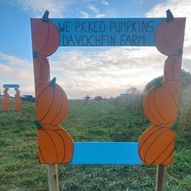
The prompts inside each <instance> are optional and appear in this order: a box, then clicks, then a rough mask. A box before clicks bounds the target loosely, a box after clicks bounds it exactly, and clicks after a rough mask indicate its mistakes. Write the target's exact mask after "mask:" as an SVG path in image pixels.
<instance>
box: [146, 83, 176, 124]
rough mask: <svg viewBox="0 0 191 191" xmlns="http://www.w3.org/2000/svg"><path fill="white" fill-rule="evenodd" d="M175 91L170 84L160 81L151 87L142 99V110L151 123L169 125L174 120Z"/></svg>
mask: <svg viewBox="0 0 191 191" xmlns="http://www.w3.org/2000/svg"><path fill="white" fill-rule="evenodd" d="M177 94H178V93H177V92H176V89H175V88H173V86H172V84H170V83H169V84H168V82H162V83H161V85H160V86H159V87H154V88H152V89H151V90H150V91H149V92H148V93H147V95H146V96H145V99H144V112H145V114H146V116H147V118H148V119H149V121H150V122H151V123H152V124H153V125H159V126H163V127H171V126H172V125H173V124H174V123H175V122H176V115H177V103H178V100H177V99H178V98H177Z"/></svg>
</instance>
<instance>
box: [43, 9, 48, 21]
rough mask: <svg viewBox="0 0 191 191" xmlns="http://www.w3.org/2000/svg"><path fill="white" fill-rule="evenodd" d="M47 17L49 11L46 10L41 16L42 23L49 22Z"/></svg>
mask: <svg viewBox="0 0 191 191" xmlns="http://www.w3.org/2000/svg"><path fill="white" fill-rule="evenodd" d="M48 15H49V11H48V10H46V11H45V12H44V15H43V16H42V21H44V22H48V21H49V18H48Z"/></svg>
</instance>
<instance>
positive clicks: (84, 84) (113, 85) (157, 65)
mask: <svg viewBox="0 0 191 191" xmlns="http://www.w3.org/2000/svg"><path fill="white" fill-rule="evenodd" d="M148 58H149V59H148ZM164 59H165V57H164V56H162V55H161V54H160V53H159V52H158V51H157V50H156V49H155V48H149V47H147V48H146V47H144V48H132V47H131V48H119V47H117V48H108V49H105V50H104V49H102V48H99V49H95V48H94V49H93V50H91V49H83V50H82V49H80V50H79V49H76V50H74V49H71V50H70V51H68V50H67V51H63V49H62V50H60V51H58V52H57V53H56V54H55V55H54V57H53V58H51V59H50V63H51V68H52V77H53V76H57V77H58V81H59V82H60V84H62V87H63V88H64V89H65V91H66V93H68V96H69V97H73V98H74V97H75V98H76V97H83V96H84V95H86V94H90V95H91V96H96V95H101V96H106V97H110V96H117V95H119V94H120V93H121V92H124V91H126V90H127V89H128V88H129V87H131V86H136V87H137V88H139V89H143V87H144V86H145V84H146V83H147V82H149V81H150V80H152V79H153V78H155V77H158V76H159V75H162V72H163V63H164ZM148 60H149V61H148Z"/></svg>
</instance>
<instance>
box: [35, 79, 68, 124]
mask: <svg viewBox="0 0 191 191" xmlns="http://www.w3.org/2000/svg"><path fill="white" fill-rule="evenodd" d="M67 112H68V101H67V97H66V94H65V92H64V90H63V89H62V88H61V87H60V86H58V85H57V84H56V78H54V79H53V80H52V81H51V82H50V83H49V85H48V86H47V87H45V88H44V89H43V91H41V93H40V94H39V96H38V99H37V101H36V118H37V120H38V121H39V122H40V123H41V124H52V125H59V124H61V123H62V121H63V120H64V119H65V117H66V115H67Z"/></svg>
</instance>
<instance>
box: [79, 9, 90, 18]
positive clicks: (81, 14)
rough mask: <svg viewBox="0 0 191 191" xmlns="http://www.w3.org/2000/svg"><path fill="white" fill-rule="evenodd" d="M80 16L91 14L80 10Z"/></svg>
mask: <svg viewBox="0 0 191 191" xmlns="http://www.w3.org/2000/svg"><path fill="white" fill-rule="evenodd" d="M80 16H81V17H82V18H89V14H88V13H87V12H86V11H83V10H80Z"/></svg>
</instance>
